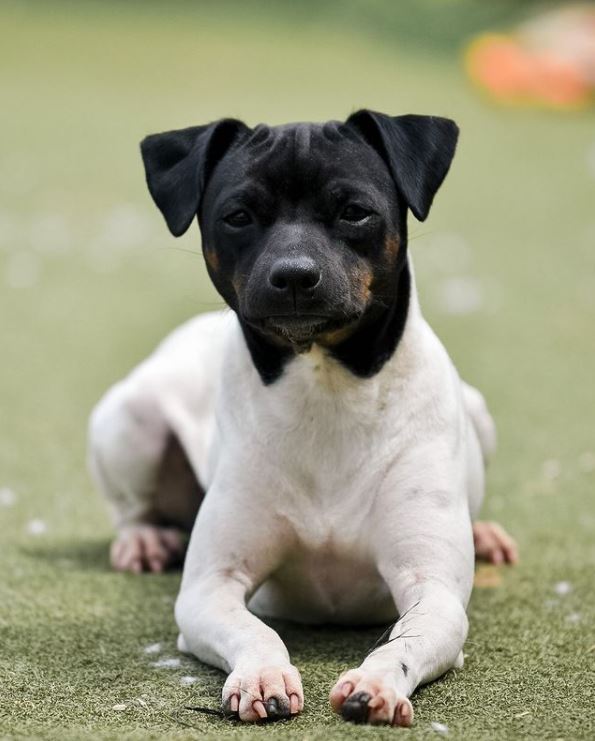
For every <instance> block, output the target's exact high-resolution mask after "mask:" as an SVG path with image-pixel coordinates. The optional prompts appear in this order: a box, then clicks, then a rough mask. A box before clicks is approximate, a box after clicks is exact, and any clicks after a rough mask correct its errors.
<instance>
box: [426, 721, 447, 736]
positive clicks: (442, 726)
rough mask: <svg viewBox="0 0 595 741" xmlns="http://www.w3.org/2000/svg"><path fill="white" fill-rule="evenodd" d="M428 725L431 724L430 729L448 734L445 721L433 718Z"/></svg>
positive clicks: (444, 734)
mask: <svg viewBox="0 0 595 741" xmlns="http://www.w3.org/2000/svg"><path fill="white" fill-rule="evenodd" d="M430 725H431V726H432V730H433V731H436V733H441V734H442V735H443V736H447V735H448V726H447V725H446V723H438V721H435V720H433V721H432V723H431V724H430Z"/></svg>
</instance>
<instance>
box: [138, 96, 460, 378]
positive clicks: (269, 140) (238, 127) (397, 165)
mask: <svg viewBox="0 0 595 741" xmlns="http://www.w3.org/2000/svg"><path fill="white" fill-rule="evenodd" d="M457 134H458V130H457V127H456V125H455V124H454V123H453V122H452V121H450V120H448V119H444V118H438V117H433V116H412V115H408V116H397V117H391V116H386V115H383V114H380V113H375V112H373V111H367V110H362V111H359V112H358V113H355V114H353V115H352V116H350V117H349V118H348V119H347V121H346V122H345V123H340V122H335V121H332V122H329V123H325V124H292V125H286V126H276V127H269V126H265V125H260V126H257V127H256V128H254V129H251V128H248V127H247V126H246V125H245V124H243V123H241V122H240V121H236V120H232V119H224V120H221V121H218V122H215V123H212V124H208V125H206V126H195V127H191V128H188V129H183V130H181V131H170V132H166V133H163V134H155V135H153V136H149V137H147V138H146V139H145V140H144V141H143V142H142V145H141V149H142V155H143V160H144V164H145V169H146V175H147V182H148V185H149V189H150V191H151V194H152V196H153V199H154V200H155V203H156V204H157V206H158V207H159V209H160V210H161V212H162V213H163V215H164V217H165V220H166V222H167V224H168V226H169V229H170V230H171V232H172V233H173V234H174V235H175V236H179V235H181V234H183V233H184V232H185V231H186V230H187V229H188V227H189V226H190V224H191V223H192V221H193V219H194V217H195V216H196V215H198V221H199V224H200V228H201V233H202V244H203V251H204V254H205V258H206V262H207V267H208V271H209V274H210V276H211V279H212V280H213V283H214V285H215V287H216V288H217V290H218V291H219V293H220V294H221V296H222V297H223V298H224V299H225V301H226V302H227V303H228V304H229V306H230V307H231V308H232V309H234V310H235V311H236V312H237V314H238V317H239V319H240V322H241V324H242V327H243V328H244V331H245V333H246V334H247V339H248V341H249V343H248V344H249V346H250V347H251V350H252V351H253V356H254V347H255V343H256V344H261V345H263V344H264V346H271V347H276V348H277V349H278V351H277V352H278V353H281V354H283V353H285V354H287V353H288V352H289V353H291V352H293V351H298V352H299V351H302V350H305V349H308V348H309V347H310V346H311V345H312V344H313V343H317V344H320V345H323V346H326V347H328V348H329V349H330V350H331V351H333V349H335V351H336V353H337V356H338V357H340V356H341V352H342V348H343V349H344V346H346V345H345V343H347V342H349V340H351V342H352V344H353V338H354V337H355V336H356V335H357V334H358V331H360V330H361V329H362V328H365V327H367V328H368V333H369V331H371V329H370V328H371V325H373V324H374V323H378V321H379V320H381V318H382V317H383V316H384V315H385V314H386V312H389V313H390V311H391V307H393V308H394V304H395V301H397V299H398V293H399V290H400V289H399V277H400V275H401V272H402V270H403V267H404V265H405V264H406V259H405V257H406V247H407V228H406V213H407V209H408V208H409V209H410V210H411V211H412V212H413V213H414V215H415V216H416V217H417V218H418V219H420V220H423V219H425V218H426V216H427V214H428V211H429V209H430V206H431V203H432V199H433V197H434V194H435V193H436V191H437V189H438V188H439V186H440V184H441V183H442V181H443V179H444V177H445V175H446V173H447V171H448V168H449V166H450V163H451V160H452V157H453V154H454V150H455V146H456V140H457ZM407 287H408V283H407ZM407 298H408V296H407ZM393 313H394V312H393ZM381 323H382V322H381ZM382 324H383V326H384V324H386V322H384V323H382ZM393 349H394V348H393ZM260 351H261V352H260V354H262V347H261V348H260ZM271 352H273V350H271ZM257 365H258V363H257ZM259 370H261V371H262V369H261V368H259ZM364 375H366V373H364Z"/></svg>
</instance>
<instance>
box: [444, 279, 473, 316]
mask: <svg viewBox="0 0 595 741" xmlns="http://www.w3.org/2000/svg"><path fill="white" fill-rule="evenodd" d="M438 299H439V303H440V307H441V308H442V310H443V311H444V312H445V313H447V314H473V313H474V312H476V311H479V309H481V308H482V306H483V304H484V296H483V289H482V286H481V283H480V282H479V281H478V280H477V279H476V278H471V277H469V276H458V277H454V278H446V279H445V280H443V281H442V283H441V284H440V286H439V294H438Z"/></svg>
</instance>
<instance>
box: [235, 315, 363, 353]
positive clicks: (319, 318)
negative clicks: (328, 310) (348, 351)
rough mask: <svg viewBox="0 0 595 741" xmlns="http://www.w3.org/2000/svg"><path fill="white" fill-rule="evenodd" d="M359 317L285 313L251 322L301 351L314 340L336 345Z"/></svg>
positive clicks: (278, 340) (283, 342)
mask: <svg viewBox="0 0 595 741" xmlns="http://www.w3.org/2000/svg"><path fill="white" fill-rule="evenodd" d="M358 318H359V317H347V316H341V317H336V316H334V317H333V316H328V315H318V314H281V315H274V316H268V317H263V318H261V319H258V320H256V321H251V322H250V324H252V325H253V326H255V327H256V328H257V329H259V330H260V331H261V332H264V333H265V334H266V335H268V336H270V337H272V338H274V339H275V340H276V341H277V342H280V343H281V344H284V345H291V346H292V347H293V348H294V350H296V351H297V352H305V351H307V350H308V349H309V348H310V347H311V346H312V344H314V343H315V342H316V343H319V344H322V345H327V344H328V345H332V344H335V343H336V341H339V340H340V339H341V338H342V337H343V336H347V335H348V334H349V333H350V330H351V328H352V327H353V326H354V325H355V323H356V322H357V320H358Z"/></svg>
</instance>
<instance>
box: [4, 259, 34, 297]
mask: <svg viewBox="0 0 595 741" xmlns="http://www.w3.org/2000/svg"><path fill="white" fill-rule="evenodd" d="M40 273H41V263H40V261H39V258H38V257H37V255H35V254H34V253H33V252H25V251H22V250H21V251H20V252H14V253H13V254H11V255H10V256H9V258H8V260H7V261H6V272H5V279H6V284H7V285H8V286H9V287H10V288H31V287H32V286H34V285H35V284H36V283H37V282H38V281H39V275H40Z"/></svg>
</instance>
